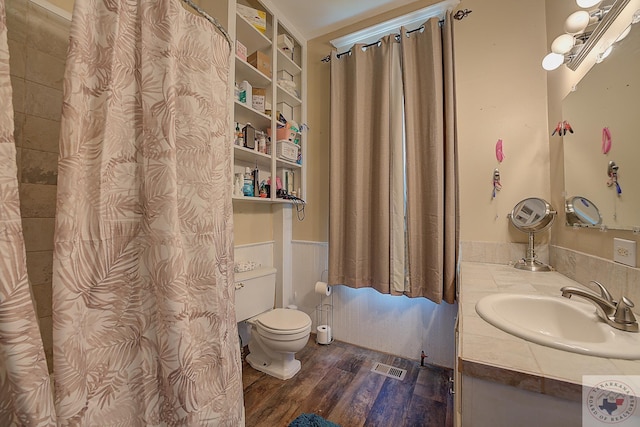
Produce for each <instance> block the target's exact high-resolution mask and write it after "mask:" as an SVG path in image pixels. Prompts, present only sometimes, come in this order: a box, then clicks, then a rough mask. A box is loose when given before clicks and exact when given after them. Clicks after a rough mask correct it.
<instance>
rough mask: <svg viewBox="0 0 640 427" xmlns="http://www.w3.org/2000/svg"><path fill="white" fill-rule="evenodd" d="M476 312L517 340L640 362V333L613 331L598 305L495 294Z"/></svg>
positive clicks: (482, 300) (546, 297) (482, 301)
mask: <svg viewBox="0 0 640 427" xmlns="http://www.w3.org/2000/svg"><path fill="white" fill-rule="evenodd" d="M476 311H477V312H478V314H479V315H480V317H482V318H483V319H484V320H486V321H487V322H489V323H490V324H492V325H493V326H495V327H496V328H499V329H502V330H503V331H505V332H508V333H510V334H512V335H515V336H517V337H520V338H523V339H525V340H527V341H531V342H534V343H537V344H541V345H545V346H548V347H553V348H557V349H560V350H565V351H570V352H573V353H581V354H586V355H589V356H599V357H607V358H615V359H630V360H637V359H640V334H639V333H634V332H624V331H620V330H617V329H614V328H612V327H611V326H609V325H607V324H606V323H605V322H604V321H602V320H601V319H600V318H599V317H598V315H597V314H596V309H595V306H594V305H592V304H591V303H588V302H582V301H579V300H577V298H573V299H571V300H569V299H567V298H563V297H561V296H557V297H556V296H538V295H518V294H494V295H490V296H487V297H484V298H482V299H481V300H480V301H478V303H477V304H476Z"/></svg>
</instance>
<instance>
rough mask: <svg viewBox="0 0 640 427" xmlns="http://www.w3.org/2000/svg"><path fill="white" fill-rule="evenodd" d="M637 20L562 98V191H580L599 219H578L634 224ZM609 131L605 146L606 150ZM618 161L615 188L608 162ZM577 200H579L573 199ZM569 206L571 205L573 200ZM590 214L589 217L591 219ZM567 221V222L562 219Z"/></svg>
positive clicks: (637, 221)
mask: <svg viewBox="0 0 640 427" xmlns="http://www.w3.org/2000/svg"><path fill="white" fill-rule="evenodd" d="M638 99H640V24H635V25H631V27H630V32H629V34H628V35H627V37H625V38H624V39H623V40H621V41H620V42H618V43H616V44H614V48H613V50H612V51H611V54H610V55H609V56H608V57H607V58H606V59H605V60H603V61H602V62H601V63H599V64H595V65H594V66H593V67H592V68H591V70H590V71H589V72H588V73H587V74H586V75H585V76H584V78H583V79H582V80H581V81H580V82H579V83H578V84H577V85H576V90H575V91H573V92H571V93H570V94H569V95H568V96H567V97H566V98H565V99H564V100H563V103H562V114H563V120H567V121H568V122H569V123H570V125H571V127H572V128H573V130H574V133H573V134H567V135H565V136H564V138H563V141H562V142H563V150H564V175H565V176H564V179H565V194H567V195H576V194H580V195H583V196H584V198H585V200H586V198H588V200H589V203H590V204H593V205H594V206H598V210H599V213H600V215H601V220H600V222H598V223H597V224H581V225H582V226H584V227H596V226H600V224H602V225H605V226H606V227H607V228H609V229H618V230H632V229H634V228H635V229H637V227H638V226H640V120H638V113H637V111H638V108H637V105H638V104H637V103H638ZM604 128H607V129H608V131H609V132H610V135H611V138H610V141H611V144H610V145H611V147H610V149H609V150H608V152H607V153H606V154H603V152H605V151H607V150H606V145H608V144H607V141H606V139H607V138H604V139H605V141H603V129H604ZM611 161H614V162H615V163H616V165H617V166H618V170H617V180H618V184H619V186H620V188H619V189H620V191H621V193H620V194H618V189H617V188H616V185H612V183H611V179H610V178H611V177H610V176H609V174H608V172H607V171H608V164H609V162H611ZM578 205H579V203H578ZM573 206H574V207H575V206H576V204H575V203H573ZM592 219H593V218H592ZM567 224H568V225H573V223H572V222H569V219H567Z"/></svg>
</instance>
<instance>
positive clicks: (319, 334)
mask: <svg viewBox="0 0 640 427" xmlns="http://www.w3.org/2000/svg"><path fill="white" fill-rule="evenodd" d="M316 342H317V343H318V344H329V343H331V327H330V326H329V325H320V326H318V327H317V329H316Z"/></svg>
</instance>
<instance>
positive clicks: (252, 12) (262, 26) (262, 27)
mask: <svg viewBox="0 0 640 427" xmlns="http://www.w3.org/2000/svg"><path fill="white" fill-rule="evenodd" d="M236 9H237V11H238V14H240V15H241V16H242V17H243V18H244V19H246V20H247V21H249V23H250V24H251V25H253V27H254V28H255V29H256V30H258V31H260V32H261V33H262V34H264V33H266V32H267V13H266V12H265V11H263V10H258V9H254V8H252V7H249V6H245V5H243V4H238V5H236Z"/></svg>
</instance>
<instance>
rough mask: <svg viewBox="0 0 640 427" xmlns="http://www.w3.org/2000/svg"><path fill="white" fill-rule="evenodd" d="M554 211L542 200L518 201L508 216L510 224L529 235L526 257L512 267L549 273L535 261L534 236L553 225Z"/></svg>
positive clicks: (532, 198) (547, 268)
mask: <svg viewBox="0 0 640 427" xmlns="http://www.w3.org/2000/svg"><path fill="white" fill-rule="evenodd" d="M555 217H556V211H554V210H553V208H552V207H551V205H549V203H547V202H546V201H545V200H543V199H539V198H537V197H531V198H528V199H524V200H522V201H520V202H519V203H518V204H517V205H516V206H515V207H514V208H513V210H512V211H511V213H510V214H509V219H510V220H511V224H513V226H514V227H515V228H517V229H518V230H520V231H523V232H525V233H529V246H528V247H527V255H526V256H525V257H524V258H523V259H521V260H519V261H518V262H516V263H515V265H514V267H515V268H517V269H520V270H527V271H551V267H549V266H548V265H546V264H544V263H542V262H540V261H538V260H537V259H536V253H535V245H534V234H535V233H539V232H541V231H543V230H546V229H547V228H549V227H550V226H551V224H553V220H554V219H555Z"/></svg>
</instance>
